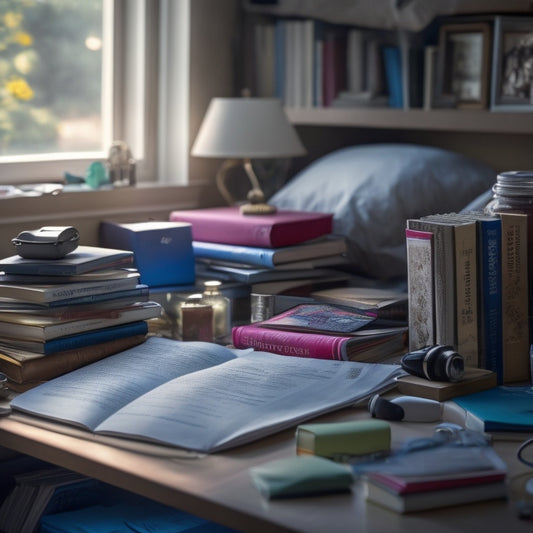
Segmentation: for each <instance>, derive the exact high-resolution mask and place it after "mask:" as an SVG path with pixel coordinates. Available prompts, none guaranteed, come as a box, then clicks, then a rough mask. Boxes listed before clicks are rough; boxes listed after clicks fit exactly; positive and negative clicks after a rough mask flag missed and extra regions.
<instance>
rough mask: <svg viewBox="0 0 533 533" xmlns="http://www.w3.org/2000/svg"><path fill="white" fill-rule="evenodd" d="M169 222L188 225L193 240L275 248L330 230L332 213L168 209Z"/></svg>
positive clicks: (305, 239) (231, 209)
mask: <svg viewBox="0 0 533 533" xmlns="http://www.w3.org/2000/svg"><path fill="white" fill-rule="evenodd" d="M170 220H171V221H173V222H189V223H190V224H192V236H193V240H195V241H206V242H218V243H226V244H239V245H242V246H257V247H261V246H262V247H266V248H277V247H280V246H291V245H293V244H299V243H301V242H304V241H308V240H310V239H315V238H317V237H322V236H323V235H327V234H329V233H331V232H332V229H333V214H331V213H311V212H306V211H278V212H276V213H273V214H270V215H243V214H241V212H240V211H239V207H212V208H206V209H192V210H183V211H172V213H170Z"/></svg>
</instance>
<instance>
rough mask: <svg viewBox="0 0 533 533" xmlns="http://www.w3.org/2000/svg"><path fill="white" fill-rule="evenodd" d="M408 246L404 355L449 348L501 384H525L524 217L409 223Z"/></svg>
mask: <svg viewBox="0 0 533 533" xmlns="http://www.w3.org/2000/svg"><path fill="white" fill-rule="evenodd" d="M406 242H407V260H408V292H409V339H410V349H411V350H414V349H417V348H420V347H422V346H427V345H431V344H436V343H438V344H448V345H451V346H453V347H454V348H455V349H456V350H457V351H458V352H459V353H461V354H462V355H463V357H464V358H465V362H466V364H467V366H470V367H474V368H476V367H478V368H485V369H489V370H491V371H493V372H495V373H496V374H497V379H498V382H499V383H513V382H521V381H529V379H530V357H529V347H530V324H529V318H528V316H529V315H531V313H530V306H531V303H532V302H533V299H532V298H530V296H529V290H530V288H531V287H530V286H529V279H528V269H529V268H530V266H533V264H532V265H530V264H529V259H528V216H527V215H521V214H515V213H502V214H501V215H497V216H487V215H484V214H483V213H466V214H456V213H448V214H443V215H430V216H426V217H422V218H420V219H411V220H408V221H407V229H406Z"/></svg>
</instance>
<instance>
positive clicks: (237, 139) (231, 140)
mask: <svg viewBox="0 0 533 533" xmlns="http://www.w3.org/2000/svg"><path fill="white" fill-rule="evenodd" d="M305 152H306V151H305V148H304V146H303V144H302V143H301V141H300V139H299V137H298V134H297V133H296V131H295V129H294V128H293V127H292V125H291V124H290V123H289V120H288V119H287V115H286V114H285V111H284V110H283V107H282V105H281V102H280V101H279V100H277V99H275V98H213V99H212V100H211V102H210V104H209V107H208V108H207V112H206V114H205V117H204V120H203V122H202V125H201V127H200V131H199V132H198V135H197V137H196V140H195V142H194V145H193V147H192V150H191V153H192V155H194V156H200V157H220V158H249V159H254V158H256V159H268V158H283V157H292V156H297V155H303V154H305Z"/></svg>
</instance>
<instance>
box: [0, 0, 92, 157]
mask: <svg viewBox="0 0 533 533" xmlns="http://www.w3.org/2000/svg"><path fill="white" fill-rule="evenodd" d="M101 29H102V0H0V156H1V155H16V154H26V153H42V152H48V151H57V148H56V146H57V139H58V135H59V128H60V125H61V122H62V121H64V120H69V119H75V118H80V117H85V116H95V115H99V114H100V106H101V65H102V51H101V48H98V47H96V49H95V47H93V49H91V47H89V46H87V39H90V38H93V42H96V43H98V42H100V43H101V39H102V34H101ZM89 42H90V41H89ZM88 149H91V148H88Z"/></svg>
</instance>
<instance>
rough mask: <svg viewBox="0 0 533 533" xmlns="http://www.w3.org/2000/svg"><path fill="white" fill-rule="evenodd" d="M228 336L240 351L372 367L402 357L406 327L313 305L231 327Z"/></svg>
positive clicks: (373, 316) (362, 313) (348, 310)
mask: <svg viewBox="0 0 533 533" xmlns="http://www.w3.org/2000/svg"><path fill="white" fill-rule="evenodd" d="M232 336H233V344H234V345H235V347H236V348H241V349H244V348H254V349H257V350H262V351H267V352H273V353H277V354H280V355H290V356H296V357H311V358H317V359H337V360H344V361H346V360H350V361H359V362H373V363H375V362H378V361H385V360H391V361H392V360H393V359H394V358H395V357H398V356H399V355H401V354H403V353H405V351H406V342H407V324H406V323H405V321H397V320H390V319H382V318H379V317H377V315H376V314H374V313H372V312H369V311H364V310H356V309H353V308H346V307H343V306H336V305H332V304H327V303H318V302H317V303H306V304H301V305H297V306H296V307H292V308H291V309H289V310H287V311H285V312H283V313H280V314H278V315H275V316H273V317H271V318H269V319H267V320H263V321H261V322H256V323H252V324H246V325H243V326H236V327H234V328H233V330H232Z"/></svg>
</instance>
